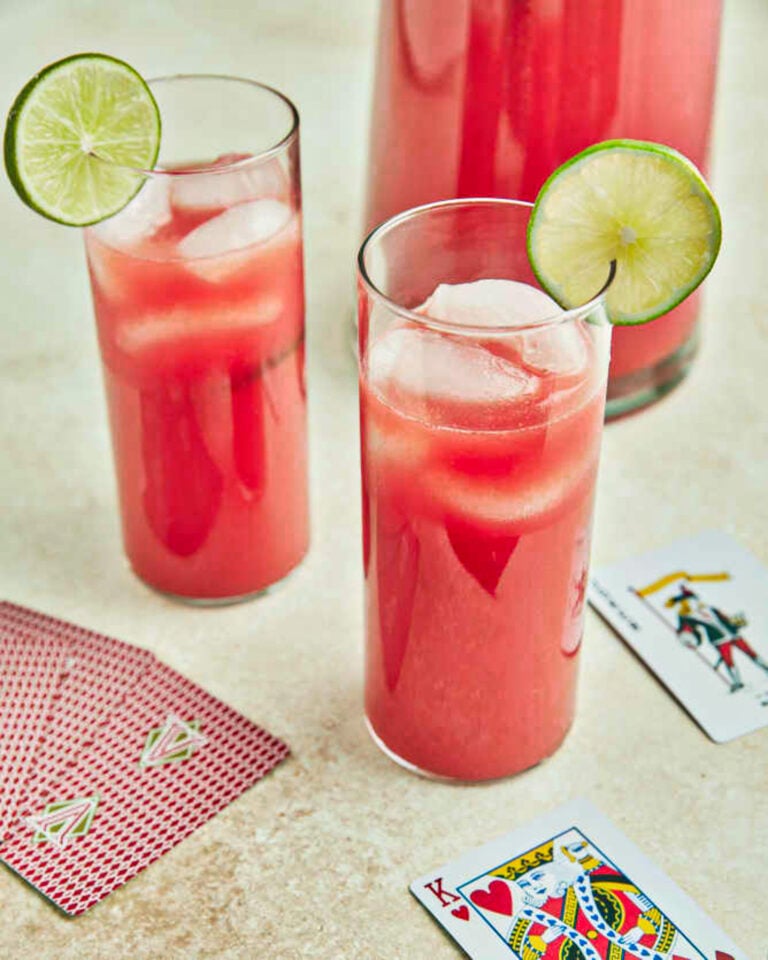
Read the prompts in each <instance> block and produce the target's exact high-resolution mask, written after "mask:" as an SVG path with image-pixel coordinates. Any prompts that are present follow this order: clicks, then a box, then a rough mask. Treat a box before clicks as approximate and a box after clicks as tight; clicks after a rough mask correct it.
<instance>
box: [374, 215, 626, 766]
mask: <svg viewBox="0 0 768 960" xmlns="http://www.w3.org/2000/svg"><path fill="white" fill-rule="evenodd" d="M529 215H530V205H529V204H527V203H519V202H515V201H511V200H490V199H489V200H482V199H480V200H453V201H446V202H442V203H436V204H431V205H427V206H423V207H420V208H417V209H415V210H410V211H407V212H406V213H403V214H401V215H399V216H397V217H395V218H393V219H391V220H389V221H387V222H386V223H384V224H383V225H382V226H380V227H378V228H377V229H376V230H374V231H373V233H371V234H370V235H369V237H368V238H367V240H366V241H365V243H364V244H363V246H362V249H361V251H360V257H359V330H360V396H361V434H362V436H361V441H362V487H363V558H364V568H365V583H366V591H365V592H366V684H365V710H366V717H367V722H368V725H369V728H370V731H371V733H372V735H373V738H374V740H375V741H376V742H377V744H378V745H379V746H380V747H381V748H382V749H383V750H384V751H385V753H387V754H388V755H389V756H390V757H392V758H393V759H394V760H396V761H397V762H398V763H400V764H402V765H403V766H405V767H407V768H409V769H412V770H415V771H417V772H421V773H425V774H429V775H431V776H435V777H445V778H454V779H460V780H485V779H491V778H496V777H503V776H507V775H509V774H513V773H516V772H518V771H521V770H524V769H526V768H527V767H530V766H532V765H534V764H536V763H538V762H539V761H540V760H542V759H544V758H545V757H547V756H549V755H550V754H551V753H552V752H553V751H554V750H556V749H557V747H558V746H559V745H560V743H561V742H562V740H563V738H564V737H565V734H566V732H567V731H568V728H569V726H570V724H571V721H572V719H573V715H574V706H575V693H576V675H577V668H578V661H579V648H580V645H581V638H582V621H583V611H584V597H585V590H586V584H587V568H588V560H589V545H590V526H591V520H592V506H593V495H594V487H595V477H596V473H597V466H598V457H599V451H600V439H601V434H602V424H603V417H604V406H605V390H606V381H607V374H608V360H609V350H610V335H611V328H610V325H609V323H608V322H607V320H606V316H605V312H604V308H603V302H602V298H601V296H598V297H596V299H595V300H593V301H592V302H590V303H589V304H587V305H586V306H584V307H583V308H580V309H578V310H572V311H569V312H564V311H562V310H561V309H560V308H559V307H558V306H557V305H556V304H555V303H554V301H552V300H550V299H549V297H547V296H546V294H544V293H543V292H542V291H541V290H540V289H539V288H538V286H537V285H536V281H535V279H534V276H533V273H532V271H531V269H530V266H529V264H528V258H527V254H526V243H525V232H526V227H527V224H528V219H529Z"/></svg>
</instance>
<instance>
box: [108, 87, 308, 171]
mask: <svg viewBox="0 0 768 960" xmlns="http://www.w3.org/2000/svg"><path fill="white" fill-rule="evenodd" d="M177 80H215V81H219V80H223V81H226V82H229V83H239V84H243V85H244V86H249V87H255V88H256V89H258V90H261V91H263V92H265V93H270V94H272V95H273V96H275V97H276V98H277V99H278V100H281V101H282V102H283V104H284V105H285V106H286V107H287V108H288V114H289V117H290V125H289V129H288V132H287V133H286V134H284V135H283V136H282V137H281V138H280V139H279V140H278V141H277V142H276V143H274V144H272V146H271V147H266V148H265V149H264V150H260V151H259V152H258V153H254V154H250V155H249V156H247V157H243V158H242V159H241V160H236V161H234V162H233V163H227V164H225V165H223V166H221V167H207V168H205V169H203V170H200V169H195V168H192V169H187V170H184V169H182V170H163V169H162V168H161V167H153V168H144V167H132V166H130V165H129V164H121V163H114V162H113V161H111V160H104V163H108V164H109V165H110V166H111V167H118V168H119V169H121V170H128V171H130V172H132V173H135V174H137V175H138V176H141V177H145V178H146V179H149V178H156V179H165V178H169V179H173V178H177V177H200V176H205V177H210V176H218V175H224V174H228V173H233V172H239V171H242V170H247V169H248V168H250V167H252V166H257V165H258V164H261V163H264V162H265V161H267V160H271V159H272V158H273V157H276V156H278V155H279V154H281V153H282V152H283V151H284V150H285V149H286V148H287V147H288V146H290V144H291V143H293V142H294V141H295V140H296V139H297V137H298V134H299V111H298V109H297V108H296V105H295V104H294V103H293V101H292V100H291V99H290V97H288V96H286V95H285V94H284V93H282V92H281V91H280V90H278V89H277V88H276V87H271V86H270V85H269V84H267V83H261V82H260V81H258V80H251V79H249V78H248V77H236V76H234V75H233V74H226V73H168V74H163V75H162V76H159V77H150V78H149V79H148V80H147V81H146V82H147V85H148V86H149V87H150V88H152V86H153V85H157V84H162V83H169V82H174V81H177ZM160 124H161V127H160V129H161V134H160V136H161V142H162V127H163V118H162V117H161V118H160ZM97 159H100V158H97Z"/></svg>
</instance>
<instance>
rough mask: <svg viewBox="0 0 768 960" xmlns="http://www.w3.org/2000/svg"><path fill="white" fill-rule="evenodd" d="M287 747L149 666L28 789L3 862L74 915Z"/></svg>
mask: <svg viewBox="0 0 768 960" xmlns="http://www.w3.org/2000/svg"><path fill="white" fill-rule="evenodd" d="M287 753H288V748H287V746H286V745H285V744H284V743H282V742H281V741H280V740H278V739H277V738H276V737H274V736H272V735H271V734H270V733H268V732H267V731H265V730H263V729H262V728H260V727H258V726H256V724H254V723H252V722H251V721H250V720H247V719H246V718H245V717H243V716H242V715H241V714H239V713H238V712H237V711H235V710H234V709H232V708H231V707H229V706H227V705H226V704H224V703H222V702H221V701H219V700H217V699H216V698H215V697H213V696H211V695H210V694H209V693H207V692H206V691H205V690H202V689H201V688H200V687H198V686H197V685H196V684H194V683H192V682H191V681H190V680H187V679H186V678H185V677H182V676H180V675H179V674H177V673H175V671H173V670H171V669H170V668H168V667H166V666H164V665H162V664H157V665H156V666H155V667H154V668H153V669H151V670H150V671H149V672H148V674H146V675H145V676H144V677H143V678H142V681H141V683H140V684H139V685H138V687H137V688H136V690H135V691H134V692H133V694H132V695H131V697H130V698H129V699H128V700H126V702H125V703H124V704H123V706H122V707H121V708H120V709H118V710H117V711H115V713H114V714H113V715H112V716H111V718H110V719H109V722H108V723H106V724H104V725H102V726H101V727H100V728H99V730H98V737H97V738H96V740H95V741H94V743H93V744H92V745H91V746H90V747H89V748H88V749H87V750H86V751H85V752H84V753H83V754H82V755H81V756H80V758H79V759H78V760H77V762H76V763H75V764H74V765H73V766H72V767H71V768H67V769H66V770H65V771H63V772H62V773H61V774H60V775H59V776H58V777H56V778H54V780H53V781H51V782H49V783H48V784H47V785H45V787H44V788H42V789H39V790H38V791H37V793H36V795H34V796H30V797H29V798H28V800H27V802H26V803H25V804H24V807H23V808H22V809H21V811H20V816H19V817H17V820H16V823H15V824H14V827H13V829H12V831H10V833H9V835H8V837H7V840H6V842H5V844H4V845H3V847H2V848H0V855H1V858H2V860H3V861H4V862H5V863H6V864H7V865H8V866H9V867H11V869H12V870H14V871H16V873H18V874H19V875H20V876H21V877H23V878H24V879H25V880H27V881H28V882H29V883H30V884H32V885H33V886H34V887H36V888H37V889H38V890H39V891H40V892H41V893H43V894H44V895H45V896H47V897H48V898H49V899H50V900H52V901H53V902H54V903H56V904H57V905H58V906H59V907H61V909H63V910H64V911H66V912H67V913H70V914H72V915H77V914H80V913H82V912H84V911H85V910H87V909H88V908H89V907H91V906H92V905H93V904H94V903H97V902H98V901H99V900H101V899H102V898H103V897H105V896H106V895H107V894H108V893H110V892H111V891H112V890H114V889H115V888H116V887H118V886H120V885H122V884H123V883H125V882H126V881H127V880H129V879H131V877H133V876H135V875H136V874H137V873H139V872H140V871H141V870H143V869H144V868H145V867H147V866H149V864H150V863H152V862H154V860H156V859H157V858H158V857H160V856H161V855H162V854H163V853H165V852H166V851H167V850H169V849H170V848H171V847H173V846H175V845H176V844H177V843H179V842H180V841H181V840H183V839H184V838H185V837H186V836H188V835H189V834H190V833H192V832H193V831H194V830H195V829H197V827H199V826H201V825H202V824H203V823H204V822H205V821H207V820H209V819H210V818H211V817H212V816H214V815H215V814H216V813H217V812H218V811H219V810H221V809H222V808H223V807H225V806H226V805H227V804H228V803H230V802H231V801H232V800H234V799H235V797H237V796H239V795H240V794H241V793H242V792H243V791H244V790H246V789H247V788H248V787H250V786H251V785H252V784H254V783H255V782H256V781H257V780H258V779H260V778H261V777H263V776H264V775H265V774H266V773H267V772H268V771H269V770H271V769H272V768H273V767H274V766H275V765H276V764H277V763H279V762H280V761H281V760H282V759H283V758H284V757H285V756H286V755H287Z"/></svg>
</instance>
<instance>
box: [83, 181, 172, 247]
mask: <svg viewBox="0 0 768 960" xmlns="http://www.w3.org/2000/svg"><path fill="white" fill-rule="evenodd" d="M172 216H173V214H172V212H171V200H170V189H169V185H168V183H167V182H166V178H165V177H149V178H148V179H147V180H146V182H145V183H144V185H143V186H142V188H141V189H140V190H139V192H138V193H137V194H136V196H135V197H134V198H133V200H131V201H130V203H129V204H128V205H127V206H125V207H123V209H122V210H120V211H118V212H117V213H116V214H115V215H114V216H113V217H109V219H108V220H103V221H102V222H101V223H97V224H96V225H95V226H94V227H92V228H91V229H92V230H93V232H94V234H95V235H96V236H97V237H98V239H99V240H101V241H102V243H106V244H108V245H109V246H110V247H117V248H118V249H119V248H122V247H131V246H135V245H136V244H137V243H138V242H139V241H140V240H143V239H145V238H147V237H151V236H152V234H154V233H156V232H157V231H158V230H159V229H160V227H163V226H165V224H166V223H170V221H171V217H172Z"/></svg>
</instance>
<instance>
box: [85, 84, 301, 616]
mask: <svg viewBox="0 0 768 960" xmlns="http://www.w3.org/2000/svg"><path fill="white" fill-rule="evenodd" d="M152 89H153V92H154V94H155V96H156V98H157V100H158V104H159V107H160V111H161V116H162V120H163V146H162V154H161V157H160V164H159V166H158V169H157V170H155V171H152V172H149V173H148V175H147V182H146V183H145V185H144V186H143V187H142V189H141V191H140V192H139V193H138V195H137V196H136V197H135V198H134V200H133V201H132V202H131V203H130V204H129V205H128V206H127V207H126V208H125V209H124V210H123V211H121V212H120V213H119V214H117V215H116V216H115V217H112V218H111V219H110V220H107V221H104V222H103V223H101V224H98V225H96V226H94V227H91V228H89V229H88V230H87V231H86V237H85V242H86V251H87V256H88V265H89V270H90V276H91V286H92V291H93V301H94V307H95V313H96V321H97V327H98V334H99V344H100V348H101V355H102V361H103V368H104V379H105V385H106V393H107V400H108V406H109V415H110V423H111V427H112V442H113V449H114V458H115V467H116V473H117V480H118V491H119V495H120V505H121V516H122V526H123V538H124V542H125V549H126V552H127V554H128V558H129V560H130V563H131V565H132V567H133V569H134V571H135V572H136V573H137V574H138V576H139V577H141V578H142V579H143V580H144V581H145V582H146V583H148V584H150V585H151V586H153V587H155V588H156V589H158V590H161V591H163V592H165V593H168V594H172V595H175V596H177V597H181V598H184V599H187V600H194V601H199V602H209V603H210V602H230V601H232V600H235V599H241V598H244V597H247V596H250V595H252V594H255V593H258V592H260V591H262V590H263V589H264V588H266V587H268V586H269V585H270V584H273V583H275V582H276V581H278V580H280V579H282V578H283V577H284V576H285V575H286V574H287V573H288V572H289V571H290V570H291V569H292V568H293V567H295V566H296V565H297V564H298V563H299V561H300V560H301V559H302V557H303V556H304V554H305V552H306V550H307V545H308V513H307V463H306V395H305V384H304V287H303V272H302V243H301V209H300V203H301V201H300V187H299V170H298V117H297V115H296V112H295V109H294V108H293V106H292V104H290V102H289V101H287V100H286V99H285V98H283V97H282V96H281V95H280V94H277V93H276V92H275V91H273V90H270V89H269V88H266V87H262V86H260V85H258V84H254V83H250V82H247V81H241V80H236V79H226V78H221V77H217V78H211V77H183V78H167V79H162V80H158V81H153V82H152Z"/></svg>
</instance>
